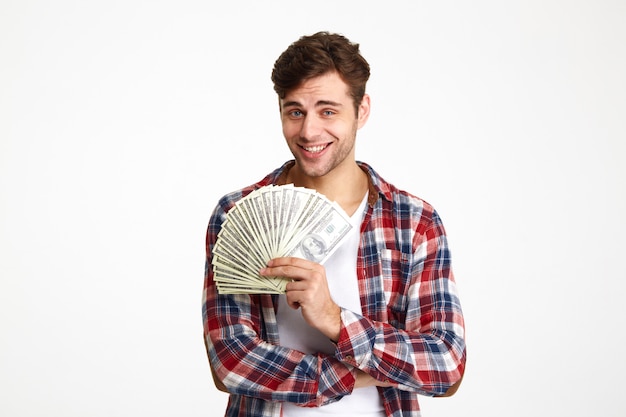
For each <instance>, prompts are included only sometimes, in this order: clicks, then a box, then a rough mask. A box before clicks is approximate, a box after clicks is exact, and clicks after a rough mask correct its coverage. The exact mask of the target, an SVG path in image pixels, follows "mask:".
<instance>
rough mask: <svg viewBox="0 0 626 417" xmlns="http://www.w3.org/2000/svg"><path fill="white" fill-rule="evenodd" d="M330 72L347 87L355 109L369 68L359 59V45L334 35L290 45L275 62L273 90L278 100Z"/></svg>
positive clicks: (298, 41)
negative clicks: (312, 79)
mask: <svg viewBox="0 0 626 417" xmlns="http://www.w3.org/2000/svg"><path fill="white" fill-rule="evenodd" d="M331 71H337V73H338V74H339V76H340V77H341V78H342V79H343V80H344V82H345V83H346V84H348V87H349V88H350V95H351V96H352V99H353V100H354V108H355V110H358V108H359V105H360V104H361V100H362V99H363V95H364V94H365V84H366V83H367V80H368V79H369V76H370V66H369V64H368V63H367V61H366V60H365V58H363V56H361V53H360V52H359V44H357V43H352V42H350V41H349V40H348V39H347V38H346V37H344V36H342V35H339V34H335V33H329V32H318V33H316V34H314V35H310V36H302V37H301V38H300V39H298V40H297V41H296V42H294V43H292V44H291V45H290V46H289V47H288V48H287V49H286V50H285V51H284V52H283V53H282V54H281V55H280V56H279V57H278V59H277V60H276V62H275V63H274V69H273V71H272V82H273V83H274V91H276V94H278V97H279V98H285V96H286V95H287V93H289V92H290V91H291V90H293V89H294V88H297V87H298V86H299V85H300V84H302V82H304V81H306V80H309V79H311V78H314V77H318V76H320V75H323V74H326V73H327V72H331Z"/></svg>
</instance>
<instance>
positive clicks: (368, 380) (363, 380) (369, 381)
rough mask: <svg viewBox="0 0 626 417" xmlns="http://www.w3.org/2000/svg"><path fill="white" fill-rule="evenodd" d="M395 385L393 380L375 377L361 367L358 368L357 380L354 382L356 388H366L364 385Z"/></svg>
mask: <svg viewBox="0 0 626 417" xmlns="http://www.w3.org/2000/svg"><path fill="white" fill-rule="evenodd" d="M371 386H375V387H393V386H394V385H393V384H392V383H391V382H382V381H378V380H376V379H374V377H372V376H371V375H370V374H367V373H365V372H363V371H361V370H360V369H357V370H356V382H355V383H354V388H364V387H371Z"/></svg>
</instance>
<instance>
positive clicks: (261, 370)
mask: <svg viewBox="0 0 626 417" xmlns="http://www.w3.org/2000/svg"><path fill="white" fill-rule="evenodd" d="M225 212H226V210H225V208H224V207H220V206H219V205H218V208H216V210H215V211H214V213H213V215H212V216H211V220H210V222H209V227H208V231H207V239H206V253H207V258H206V265H205V280H204V291H203V297H202V298H203V299H202V307H203V308H202V311H203V322H204V337H205V340H206V343H207V348H208V355H209V361H210V363H211V366H212V367H213V369H214V371H215V373H216V375H217V377H218V378H219V379H220V380H221V381H222V383H223V384H224V385H225V387H226V388H227V390H228V391H229V392H230V393H233V394H238V395H244V396H249V397H254V398H259V399H263V400H266V401H289V402H293V403H297V404H299V405H302V406H308V407H317V406H321V405H324V404H327V403H330V402H334V401H337V400H339V399H340V398H342V397H343V396H344V395H348V394H350V393H351V392H352V390H353V388H354V383H355V375H354V372H355V369H354V368H353V367H352V366H350V365H348V364H346V363H343V362H341V361H340V360H339V359H337V358H335V357H333V356H330V355H323V354H319V355H307V354H304V353H302V352H299V351H296V350H293V349H288V348H286V347H282V346H279V345H278V336H277V331H276V330H275V328H276V326H275V311H274V307H273V303H272V296H271V295H239V294H238V295H220V294H218V292H217V288H216V285H215V282H214V281H213V271H212V267H211V259H212V254H211V249H212V248H213V245H214V244H215V241H216V239H217V233H218V232H219V230H220V227H221V224H222V222H223V221H224V218H225ZM272 329H274V330H272Z"/></svg>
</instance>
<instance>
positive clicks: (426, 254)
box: [203, 32, 465, 417]
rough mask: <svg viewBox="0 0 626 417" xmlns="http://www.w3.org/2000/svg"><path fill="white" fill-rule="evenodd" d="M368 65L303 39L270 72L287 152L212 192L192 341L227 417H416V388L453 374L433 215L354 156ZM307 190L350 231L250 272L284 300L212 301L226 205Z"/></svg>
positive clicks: (457, 313) (334, 43) (459, 338)
mask: <svg viewBox="0 0 626 417" xmlns="http://www.w3.org/2000/svg"><path fill="white" fill-rule="evenodd" d="M368 78H369V65H368V63H367V62H366V61H365V59H364V58H363V57H362V56H361V54H360V52H359V47H358V45H357V44H353V43H351V42H350V41H349V40H348V39H346V38H345V37H343V36H341V35H337V34H331V33H327V32H320V33H317V34H314V35H311V36H304V37H302V38H300V39H299V40H298V41H296V42H295V43H293V44H292V45H291V46H289V48H287V50H285V52H283V54H282V55H281V56H280V57H279V58H278V60H277V61H276V63H275V65H274V70H273V72H272V81H273V82H274V89H275V91H276V92H277V94H278V98H279V108H280V116H281V120H282V127H283V134H284V136H285V140H286V141H287V145H288V146H289V149H290V150H291V152H292V154H293V157H294V160H292V161H288V162H286V163H285V164H284V165H283V166H282V167H280V168H278V169H277V170H275V171H274V172H272V173H270V174H269V175H268V176H266V177H265V178H264V179H262V180H261V181H259V182H257V183H256V184H253V185H251V186H249V187H247V188H244V189H242V190H239V191H236V192H233V193H230V194H228V195H226V196H224V197H223V198H222V199H221V200H220V201H219V203H218V205H217V207H216V208H215V210H214V212H213V215H212V217H211V219H210V223H209V227H208V232H207V241H206V250H207V261H206V274H205V284H204V294H203V318H204V335H205V342H206V344H207V348H208V353H209V360H210V363H211V366H212V369H213V371H214V375H215V377H216V383H217V384H218V385H222V384H223V385H222V386H223V387H225V389H226V390H227V391H228V392H229V393H230V399H229V403H228V407H227V410H226V416H229V417H235V416H237V417H251V416H276V417H280V416H283V417H291V416H309V417H312V416H323V415H328V414H334V415H341V416H343V417H350V416H359V417H366V416H367V417H374V416H376V417H384V416H393V417H400V416H412V417H415V416H419V415H420V413H419V404H418V401H417V394H422V395H431V396H433V395H437V396H445V395H451V394H453V393H454V391H455V389H456V386H457V385H458V383H460V381H461V378H462V376H463V371H464V368H465V341H464V322H463V316H462V311H461V306H460V302H459V298H458V294H457V290H456V286H455V282H454V278H453V274H452V269H451V265H450V253H449V249H448V245H447V239H446V235H445V231H444V228H443V225H442V223H441V220H440V218H439V216H438V215H437V213H436V212H435V211H434V209H433V208H432V207H431V206H430V205H429V204H428V203H426V202H425V201H423V200H421V199H419V198H417V197H415V196H413V195H411V194H408V193H407V192H404V191H401V190H398V189H397V188H395V187H394V186H393V185H391V184H390V183H388V182H386V181H385V180H383V179H382V178H381V177H380V176H379V175H378V174H377V173H376V172H375V171H374V170H373V169H372V168H371V167H370V166H369V165H367V164H365V163H362V162H357V161H356V160H355V148H354V145H355V139H356V133H357V130H358V129H360V128H361V127H362V126H363V125H364V124H365V123H366V121H367V119H368V117H369V112H370V97H369V96H368V95H367V94H366V93H365V85H366V82H367V80H368ZM289 183H292V184H294V185H295V186H301V187H307V188H311V189H315V190H316V191H317V192H319V193H321V194H323V195H325V196H326V197H328V199H330V200H333V201H336V202H337V203H338V204H339V205H340V206H341V207H342V208H343V209H344V210H345V212H346V213H347V214H348V215H349V216H350V217H351V221H352V224H353V225H354V228H353V230H354V233H353V234H352V235H351V236H349V238H348V239H347V240H346V242H345V243H344V244H343V245H342V246H341V247H340V248H339V249H338V250H337V251H336V252H334V253H333V254H332V255H331V257H330V258H329V259H328V260H327V262H325V263H324V265H320V264H318V263H315V262H313V261H310V260H306V259H301V258H278V259H272V260H270V261H269V262H268V263H267V267H266V268H263V269H261V270H260V271H259V274H260V275H261V276H267V277H273V276H280V277H284V278H285V279H287V281H288V284H287V291H286V293H285V294H284V295H269V294H267V295H223V294H219V293H218V292H217V288H216V284H215V282H214V280H213V272H212V268H211V261H212V249H213V246H214V244H215V242H216V239H217V234H218V232H219V231H220V229H221V226H222V224H223V222H224V220H225V217H226V213H227V212H228V211H229V210H230V209H231V208H232V207H233V206H234V205H235V203H236V202H237V201H238V200H240V199H241V198H243V197H244V196H246V195H247V194H249V193H250V192H252V191H253V190H255V189H258V188H260V187H262V186H266V185H270V184H275V185H281V184H289Z"/></svg>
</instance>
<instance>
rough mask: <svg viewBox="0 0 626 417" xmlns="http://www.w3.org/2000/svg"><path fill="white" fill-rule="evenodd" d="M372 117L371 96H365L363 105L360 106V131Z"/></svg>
mask: <svg viewBox="0 0 626 417" xmlns="http://www.w3.org/2000/svg"><path fill="white" fill-rule="evenodd" d="M369 117H370V96H369V94H364V95H363V99H362V100H361V104H360V105H359V111H358V114H357V121H358V125H357V127H358V128H359V129H360V128H362V127H363V126H364V125H365V122H367V119H369Z"/></svg>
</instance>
